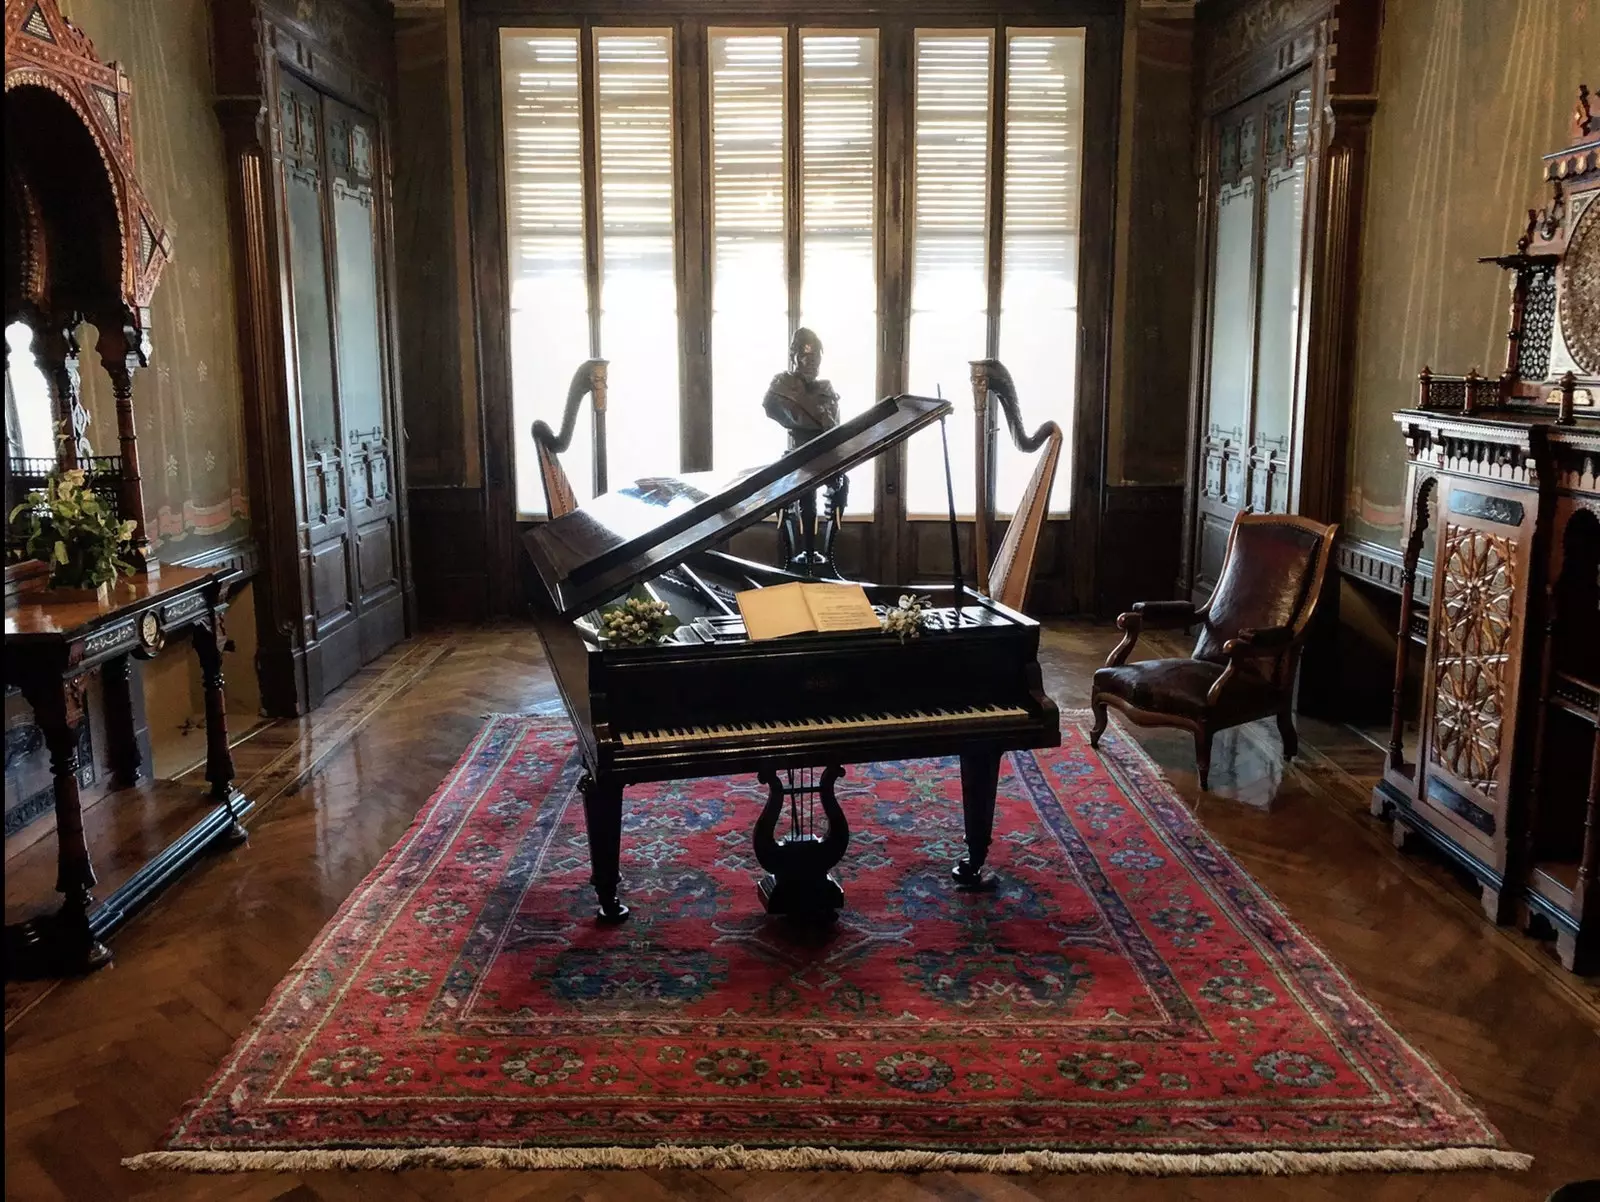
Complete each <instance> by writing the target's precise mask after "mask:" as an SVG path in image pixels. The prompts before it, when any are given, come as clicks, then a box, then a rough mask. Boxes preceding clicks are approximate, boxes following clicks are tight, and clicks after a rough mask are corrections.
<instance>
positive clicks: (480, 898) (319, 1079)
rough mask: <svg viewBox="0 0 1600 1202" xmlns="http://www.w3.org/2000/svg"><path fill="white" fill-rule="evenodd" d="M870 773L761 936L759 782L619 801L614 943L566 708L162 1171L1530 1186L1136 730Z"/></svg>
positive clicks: (440, 824) (295, 975) (196, 1111)
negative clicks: (974, 827)
mask: <svg viewBox="0 0 1600 1202" xmlns="http://www.w3.org/2000/svg"><path fill="white" fill-rule="evenodd" d="M1080 718H1081V716H1080V715H1075V714H1066V715H1063V719H1064V722H1063V731H1062V746H1061V747H1060V749H1058V750H1051V751H1046V752H1039V753H1017V754H1013V755H1011V756H1008V757H1007V760H1006V765H1005V767H1004V769H1003V771H1002V776H1001V782H1000V796H999V801H998V805H997V811H996V816H995V842H994V848H993V850H992V851H991V853H990V857H989V863H990V865H991V866H992V867H993V869H994V870H995V872H996V875H997V878H998V887H997V888H996V889H995V890H994V891H993V892H990V893H965V892H961V891H959V890H958V889H957V888H956V887H955V883H954V881H953V880H952V879H951V876H950V866H951V865H952V864H953V863H954V862H955V861H956V859H957V858H959V856H960V855H961V854H962V851H963V842H962V820H961V805H960V774H959V768H958V765H957V763H956V761H954V760H948V761H945V760H910V761H904V762H900V763H891V764H873V765H860V766H854V767H851V768H850V769H849V770H848V774H847V776H846V777H845V779H844V781H842V782H841V784H840V788H839V795H840V801H841V804H842V805H843V807H844V809H845V811H846V813H847V814H848V816H849V819H850V823H851V829H852V837H851V841H850V847H849V851H848V853H847V855H846V857H845V860H844V862H843V863H842V864H841V865H840V871H839V875H840V877H841V880H842V883H843V885H844V889H845V894H846V906H845V909H844V910H843V911H842V912H841V914H840V915H839V918H838V920H837V922H836V923H835V924H834V925H833V926H832V927H831V928H827V929H821V930H818V929H816V928H806V927H796V926H793V925H790V924H789V923H787V922H785V921H781V920H774V919H771V918H769V917H767V915H766V914H765V913H764V912H763V911H762V909H761V906H760V903H759V901H758V900H757V897H756V890H755V883H756V880H757V877H758V875H759V869H758V867H757V865H756V863H755V859H754V856H753V854H752V851H751V845H750V831H751V827H752V825H753V823H754V821H755V818H756V816H757V814H758V813H759V811H760V809H761V806H762V804H763V803H764V801H765V798H766V790H765V788H764V787H762V786H760V785H758V784H757V782H756V781H755V779H754V778H723V779H712V780H699V781H683V782H674V783H669V784H663V785H656V786H640V787H636V788H631V789H629V790H628V792H627V795H626V797H625V800H624V809H625V828H624V835H623V849H622V855H623V892H624V897H625V899H626V900H627V901H628V903H629V904H630V906H631V907H632V917H631V918H630V919H629V920H628V921H627V922H626V923H624V924H622V925H620V926H610V927H606V926H600V925H597V924H596V922H595V921H594V896H593V891H592V890H591V889H590V887H589V883H588V877H589V859H588V849H587V846H586V843H585V836H584V827H583V809H582V802H581V799H580V798H579V796H578V793H577V788H576V786H577V779H578V775H579V772H580V770H581V765H580V764H579V762H578V760H577V757H576V755H575V752H574V744H573V740H572V737H571V733H570V731H569V729H568V728H567V726H566V724H565V721H564V719H562V718H559V717H498V718H493V719H491V720H490V721H489V722H488V724H487V725H486V727H485V728H484V729H483V731H482V732H481V734H480V735H479V737H478V738H477V740H476V742H475V743H474V744H473V745H472V746H471V747H470V748H469V749H468V751H467V753H466V754H465V755H464V756H463V758H462V760H461V762H460V764H459V765H458V766H457V767H456V768H455V770H454V771H452V773H451V774H450V776H449V777H448V778H447V779H446V780H445V781H444V783H443V784H442V785H441V786H440V788H439V790H438V791H437V793H436V794H435V795H434V797H433V799H432V800H431V801H430V802H429V803H428V804H427V805H426V806H425V807H424V808H423V810H422V811H421V813H420V814H419V816H418V818H417V821H416V823H415V824H414V825H413V827H412V828H411V830H410V831H409V832H408V833H407V834H406V836H405V838H404V839H402V840H401V841H400V843H399V844H398V845H397V846H396V847H395V848H394V849H393V850H391V851H390V852H389V853H388V855H387V856H386V857H385V858H384V859H383V861H382V862H381V863H380V864H379V865H378V867H377V868H376V869H374V870H373V872H372V873H371V875H370V876H369V877H368V878H367V880H366V881H365V882H363V884H362V885H361V886H360V887H359V888H358V889H357V890H356V891H355V893H354V894H352V895H351V897H350V898H349V899H348V900H347V901H346V902H345V904H344V906H343V908H342V909H341V910H340V912H339V913H338V915H337V916H336V917H335V918H334V919H333V920H332V921H331V922H330V923H329V924H328V926H327V927H326V928H325V929H324V931H323V932H322V934H321V935H320V936H319V938H318V940H317V942H316V943H315V944H314V945H313V946H312V948H311V949H310V950H309V951H308V952H307V953H306V955H305V956H304V957H303V958H302V959H301V961H300V963H299V964H297V965H296V966H295V968H294V970H293V971H292V972H291V973H290V974H289V976H288V977H287V979H286V980H284V982H283V983H282V984H281V985H280V986H279V987H278V989H277V991H276V992H275V993H274V995H273V996H272V998H271V999H270V1000H269V1002H268V1003H267V1005H266V1007H265V1009H264V1010H263V1011H262V1012H261V1014H260V1015H259V1016H258V1018H257V1019H256V1021H255V1023H254V1024H253V1026H252V1027H251V1029H250V1030H249V1031H248V1032H247V1033H246V1034H245V1035H244V1036H243V1037H242V1038H241V1039H240V1040H239V1042H238V1044H237V1045H236V1047H235V1048H234V1050H233V1051H232V1053H231V1054H230V1055H229V1057H228V1059H227V1061H226V1062H225V1063H224V1065H223V1066H222V1068H221V1069H220V1070H219V1072H218V1073H217V1075H216V1076H215V1077H214V1078H213V1080H212V1081H211V1082H210V1083H209V1084H208V1085H207V1086H206V1088H205V1091H204V1093H203V1094H202V1095H201V1096H200V1097H199V1098H198V1099H196V1100H195V1101H194V1102H193V1103H192V1104H191V1106H190V1108H189V1109H188V1111H187V1112H186V1113H185V1114H184V1115H183V1116H182V1117H181V1118H180V1119H179V1120H178V1121H177V1122H176V1123H175V1124H174V1126H173V1127H172V1129H171V1131H170V1132H169V1134H168V1137H167V1140H166V1143H165V1150H164V1151H159V1152H154V1153H148V1154H146V1155H144V1156H142V1157H135V1158H133V1160H132V1161H131V1162H130V1163H133V1164H135V1165H136V1166H138V1167H179V1168H194V1169H207V1168H215V1169H234V1168H247V1167H297V1168H304V1167H317V1166H330V1165H387V1166H403V1165H408V1164H446V1165H473V1164H486V1165H487V1164H496V1165H527V1166H531V1167H538V1166H565V1167H576V1166H610V1165H615V1166H625V1165H700V1166H704V1167H719V1166H720V1167H757V1168H760V1167H839V1166H849V1167H858V1168H859V1167H883V1168H926V1167H963V1166H965V1167H976V1168H990V1169H1037V1168H1058V1169H1113V1170H1127V1171H1143V1172H1204V1171H1234V1172H1239V1171H1243V1172H1286V1171H1332V1170H1336V1169H1340V1168H1411V1169H1417V1168H1424V1169H1427V1168H1456V1167H1477V1168H1482V1167H1507V1168H1516V1167H1525V1165H1526V1163H1527V1158H1526V1157H1522V1156H1519V1155H1517V1154H1515V1153H1512V1152H1509V1151H1507V1150H1506V1149H1505V1146H1504V1144H1503V1142H1502V1141H1501V1139H1500V1137H1499V1135H1498V1133H1497V1132H1496V1131H1495V1130H1494V1128H1492V1127H1491V1126H1490V1125H1489V1124H1488V1122H1487V1121H1486V1120H1485V1119H1484V1117H1483V1116H1482V1115H1481V1114H1480V1113H1479V1112H1478V1111H1477V1110H1476V1109H1475V1108H1474V1107H1473V1106H1472V1104H1471V1103H1469V1102H1468V1101H1467V1100H1466V1099H1464V1098H1463V1097H1462V1096H1461V1094H1460V1093H1459V1092H1457V1090H1456V1089H1455V1088H1454V1087H1453V1086H1452V1084H1451V1083H1450V1082H1449V1081H1448V1080H1447V1079H1446V1078H1445V1077H1444V1076H1443V1075H1442V1074H1441V1073H1440V1072H1439V1070H1437V1069H1436V1068H1434V1067H1433V1066H1432V1065H1431V1064H1430V1063H1429V1062H1428V1060H1427V1059H1425V1058H1424V1057H1423V1056H1422V1055H1421V1054H1420V1053H1418V1052H1417V1051H1416V1050H1415V1049H1413V1048H1412V1047H1411V1046H1410V1045H1409V1044H1408V1043H1407V1042H1406V1041H1405V1040H1404V1039H1403V1038H1402V1037H1401V1036H1400V1035H1399V1034H1398V1033H1397V1032H1396V1031H1395V1030H1394V1029H1393V1028H1392V1027H1390V1026H1389V1025H1388V1024H1387V1023H1386V1022H1385V1021H1384V1020H1383V1019H1382V1018H1381V1017H1380V1016H1379V1015H1378V1014H1377V1013H1376V1012H1375V1011H1374V1009H1373V1007H1372V1006H1371V1005H1369V1004H1368V1003H1367V1002H1366V1001H1364V1000H1363V999H1362V998H1361V996H1360V995H1359V994H1358V993H1357V992H1356V990H1355V989H1354V988H1353V987H1352V986H1351V984H1350V982H1349V981H1348V980H1347V979H1346V978H1345V977H1344V975H1343V974H1342V973H1341V972H1340V971H1339V970H1338V969H1337V968H1336V967H1335V966H1334V965H1333V964H1332V963H1330V961H1329V960H1328V958H1327V956H1325V955H1324V954H1323V953H1322V952H1321V951H1320V950H1318V949H1317V948H1316V947H1315V946H1314V945H1313V944H1312V943H1311V942H1310V941H1309V940H1308V939H1307V938H1306V937H1305V936H1304V935H1303V934H1301V933H1300V931H1299V930H1298V929H1297V928H1296V927H1295V926H1294V924H1293V923H1292V922H1290V921H1289V919H1288V918H1287V917H1286V916H1285V915H1284V913H1283V912H1282V910H1280V909H1279V908H1278V906H1277V905H1276V903H1275V902H1273V900H1272V899H1271V898H1270V897H1269V896H1267V894H1266V893H1265V892H1264V891H1263V890H1262V889H1261V888H1260V887H1259V886H1257V885H1256V884H1255V883H1254V882H1252V881H1251V880H1250V879H1249V878H1248V877H1247V876H1246V875H1245V874H1244V873H1243V871H1242V870H1241V869H1240V868H1239V866H1238V865H1237V864H1235V863H1234V862H1233V860H1232V859H1231V858H1230V857H1229V856H1228V855H1227V854H1226V853H1225V852H1223V851H1222V850H1221V849H1220V848H1219V847H1218V846H1217V844H1216V843H1215V842H1214V841H1213V840H1212V839H1211V838H1210V837H1209V836H1208V835H1207V834H1206V833H1205V831H1204V830H1203V829H1202V828H1201V827H1200V826H1199V825H1198V824H1197V823H1196V822H1195V820H1194V818H1193V817H1192V816H1191V815H1190V813H1189V811H1188V810H1187V809H1186V808H1185V806H1184V805H1183V804H1182V803H1181V801H1179V800H1178V798H1177V797H1176V796H1175V795H1174V794H1173V793H1172V791H1171V790H1170V788H1169V787H1168V786H1167V785H1166V784H1165V783H1164V781H1163V780H1162V779H1161V778H1160V775H1159V773H1158V772H1157V770H1156V769H1155V768H1154V766H1153V765H1152V764H1151V763H1150V761H1149V760H1148V759H1147V758H1146V757H1145V755H1144V753H1143V752H1142V751H1141V750H1140V749H1139V748H1138V746H1137V745H1136V744H1135V743H1133V742H1132V740H1131V739H1129V738H1128V737H1126V735H1124V734H1122V733H1121V732H1120V731H1119V730H1118V729H1117V728H1116V727H1113V728H1112V730H1111V731H1109V732H1108V733H1107V737H1106V738H1105V739H1104V740H1103V741H1102V749H1101V750H1100V751H1099V752H1097V751H1094V750H1092V749H1090V748H1089V746H1088V744H1087V741H1086V738H1085V736H1084V733H1083V729H1082V725H1081V722H1080Z"/></svg>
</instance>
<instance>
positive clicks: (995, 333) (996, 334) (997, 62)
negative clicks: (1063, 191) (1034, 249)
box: [983, 24, 1006, 359]
mask: <svg viewBox="0 0 1600 1202" xmlns="http://www.w3.org/2000/svg"><path fill="white" fill-rule="evenodd" d="M990 53H991V54H992V55H993V56H994V57H993V59H992V60H991V62H990V66H989V167H988V171H989V179H988V194H989V195H988V214H987V222H986V230H985V233H984V240H983V241H984V246H983V253H984V266H985V267H986V268H987V269H988V288H989V293H988V298H987V299H988V309H989V329H988V337H987V346H986V349H985V351H984V353H985V354H986V355H987V356H988V357H989V358H991V359H996V358H999V356H1000V293H1001V289H1002V287H1003V285H1004V272H1005V263H1004V261H1003V260H1004V247H1005V236H1004V231H1005V217H1006V214H1005V207H1006V205H1005V196H1006V189H1005V169H1006V30H1005V26H1004V25H1000V24H997V25H996V26H995V29H994V47H993V49H992V50H991V51H990Z"/></svg>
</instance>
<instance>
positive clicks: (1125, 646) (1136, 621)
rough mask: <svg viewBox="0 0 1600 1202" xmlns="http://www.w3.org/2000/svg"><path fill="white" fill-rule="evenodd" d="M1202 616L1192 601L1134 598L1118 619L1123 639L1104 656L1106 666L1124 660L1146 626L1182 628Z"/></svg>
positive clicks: (1109, 666) (1163, 628)
mask: <svg viewBox="0 0 1600 1202" xmlns="http://www.w3.org/2000/svg"><path fill="white" fill-rule="evenodd" d="M1204 616H1205V611H1204V610H1201V609H1199V608H1197V607H1196V605H1195V603H1194V602H1193V601H1136V602H1134V606H1133V608H1132V609H1130V610H1129V611H1128V612H1127V613H1125V614H1121V615H1119V616H1118V618H1117V629H1118V630H1120V631H1122V642H1120V643H1118V644H1117V647H1116V650H1114V651H1113V652H1112V653H1111V654H1110V655H1109V656H1107V657H1106V667H1108V668H1115V667H1118V666H1120V665H1121V664H1123V663H1125V662H1126V661H1127V658H1128V656H1129V655H1131V654H1132V653H1133V646H1134V644H1135V643H1137V642H1138V641H1139V635H1140V633H1141V632H1142V631H1143V630H1144V628H1145V627H1146V626H1149V627H1150V628H1151V629H1152V630H1181V629H1183V628H1184V627H1186V626H1192V625H1194V623H1196V622H1198V621H1199V620H1200V619H1201V618H1203V617H1204Z"/></svg>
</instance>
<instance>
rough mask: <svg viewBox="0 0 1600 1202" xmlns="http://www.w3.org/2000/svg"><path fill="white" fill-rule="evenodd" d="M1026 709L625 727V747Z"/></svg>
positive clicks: (1016, 713)
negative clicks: (717, 724)
mask: <svg viewBox="0 0 1600 1202" xmlns="http://www.w3.org/2000/svg"><path fill="white" fill-rule="evenodd" d="M1027 716H1028V711H1027V710H1025V709H1021V708H1019V707H1017V706H1014V705H973V706H952V707H950V708H948V709H932V708H930V709H925V710H889V711H882V712H879V713H873V714H849V715H845V716H830V717H823V718H792V719H783V720H781V721H773V722H730V723H728V724H726V725H723V726H678V727H662V728H661V729H659V730H625V731H623V732H621V736H620V737H621V739H622V745H623V746H624V747H649V746H651V745H653V744H657V743H721V742H736V741H738V740H741V739H750V738H759V737H761V736H766V735H791V734H795V735H831V734H839V733H872V732H876V731H880V730H882V731H890V730H893V731H907V730H910V729H930V728H934V729H936V728H938V727H940V726H967V725H970V724H972V723H987V722H1013V721H1015V720H1017V719H1018V718H1026V717H1027Z"/></svg>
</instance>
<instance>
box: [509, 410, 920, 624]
mask: <svg viewBox="0 0 1600 1202" xmlns="http://www.w3.org/2000/svg"><path fill="white" fill-rule="evenodd" d="M950 411H951V405H950V402H949V401H944V400H935V399H933V398H932V397H920V396H897V397H889V398H887V399H886V400H882V401H879V402H878V403H877V404H876V405H874V406H873V407H872V408H871V409H869V410H867V411H866V412H865V413H863V414H861V415H860V416H858V417H853V418H851V419H850V420H849V421H847V422H843V423H841V424H839V425H837V426H835V427H834V428H833V429H831V430H828V431H826V432H825V433H822V434H819V435H817V437H815V438H813V439H812V440H811V441H810V442H808V443H806V444H805V445H804V446H799V447H796V448H795V449H794V450H792V451H790V452H789V453H788V454H787V455H785V456H783V458H781V459H779V460H777V461H776V462H775V463H770V464H768V465H766V466H765V467H759V468H752V469H747V470H745V471H742V472H734V473H728V472H697V473H694V474H691V475H685V476H652V477H648V478H646V479H643V480H636V481H634V482H633V483H632V484H629V485H627V486H626V487H624V488H620V489H617V490H615V491H613V492H608V493H606V494H605V495H604V496H601V497H596V498H595V499H594V500H593V501H590V502H589V503H588V504H587V505H584V506H582V507H580V508H578V509H575V510H573V511H572V512H571V513H568V514H563V515H562V516H561V517H558V518H556V519H555V520H554V521H549V522H544V523H542V524H541V525H538V526H535V527H533V529H531V530H529V531H528V533H527V534H526V535H525V536H524V537H523V545H524V546H526V547H527V549H528V555H529V557H530V558H532V560H533V564H534V567H535V568H537V569H538V572H539V579H540V580H541V581H542V582H543V584H544V588H545V591H546V592H547V593H548V594H549V596H550V601H551V603H552V605H553V606H554V607H555V610H556V612H557V613H559V614H560V615H561V616H562V617H565V618H571V617H576V616H577V615H579V614H583V613H587V612H589V611H590V610H592V609H593V608H594V607H595V606H596V605H599V604H601V603H602V602H605V601H609V600H611V599H612V598H613V597H616V596H619V595H620V594H622V593H625V592H627V591H628V590H629V589H631V588H632V587H633V586H634V585H636V584H638V583H639V582H640V581H641V580H649V579H651V578H653V577H655V576H658V575H660V574H661V573H662V572H664V571H666V570H667V569H668V568H671V567H675V566H677V565H678V564H680V563H682V562H683V561H684V560H685V559H687V558H688V557H689V556H691V555H693V554H695V552H697V551H703V550H704V549H705V548H707V547H709V546H710V545H711V544H712V543H715V542H719V541H721V540H722V539H725V538H728V537H729V536H730V535H732V534H734V533H736V532H737V531H740V530H743V529H744V528H745V527H746V526H749V525H752V524H753V523H755V522H758V521H760V520H761V519H762V518H764V517H766V516H767V515H768V514H770V513H773V512H775V511H776V510H778V509H781V508H782V507H783V506H784V505H786V504H788V503H789V502H790V501H792V500H794V498H796V497H798V496H800V495H801V494H802V493H805V492H806V491H808V490H809V489H812V488H815V487H817V486H818V485H820V484H821V483H822V482H823V481H825V480H830V479H832V478H833V477H834V476H837V475H839V474H840V473H842V472H846V471H849V470H850V469H851V468H853V467H855V466H856V465H857V464H858V463H862V462H864V461H866V460H868V459H871V458H873V457H874V456H877V455H881V454H882V453H883V452H884V451H887V450H888V449H889V448H890V447H893V446H895V445H896V444H898V443H900V442H903V441H905V440H906V439H907V438H909V437H911V435H913V434H915V433H916V432H917V431H918V430H920V429H922V428H923V427H924V426H928V425H931V424H932V423H933V422H936V421H938V420H939V419H940V418H941V417H943V416H945V415H946V414H947V413H949V412H950Z"/></svg>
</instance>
